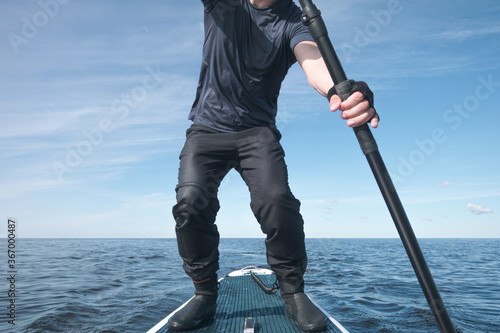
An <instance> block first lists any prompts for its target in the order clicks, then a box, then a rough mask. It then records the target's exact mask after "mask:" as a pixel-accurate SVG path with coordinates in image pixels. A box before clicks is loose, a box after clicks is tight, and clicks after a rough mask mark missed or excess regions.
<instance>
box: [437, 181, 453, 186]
mask: <svg viewBox="0 0 500 333" xmlns="http://www.w3.org/2000/svg"><path fill="white" fill-rule="evenodd" d="M434 186H436V187H449V186H451V183H450V182H449V181H447V180H445V181H444V182H442V183H441V184H438V185H434Z"/></svg>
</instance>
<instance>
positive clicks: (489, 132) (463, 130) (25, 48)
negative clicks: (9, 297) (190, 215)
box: [0, 0, 500, 238]
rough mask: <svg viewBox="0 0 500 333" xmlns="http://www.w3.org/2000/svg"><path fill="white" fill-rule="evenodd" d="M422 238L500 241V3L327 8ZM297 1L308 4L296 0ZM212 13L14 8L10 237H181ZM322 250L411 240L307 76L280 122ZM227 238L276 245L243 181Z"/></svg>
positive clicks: (3, 85) (295, 79)
mask: <svg viewBox="0 0 500 333" xmlns="http://www.w3.org/2000/svg"><path fill="white" fill-rule="evenodd" d="M314 3H315V4H316V5H317V7H318V8H319V9H320V10H321V11H322V15H323V18H324V20H325V22H326V24H327V28H328V30H329V36H330V38H331V40H332V43H333V45H334V47H335V48H336V50H337V53H338V55H339V58H340V60H341V62H342V64H343V66H344V69H345V71H346V73H347V76H348V77H349V78H351V79H355V80H364V81H366V82H368V84H369V85H370V87H371V89H372V90H373V91H374V93H375V107H376V108H377V111H378V113H379V114H380V117H381V123H380V126H379V128H377V129H374V130H373V133H374V136H375V138H376V140H377V143H378V146H379V149H380V153H381V155H382V157H383V159H384V161H385V164H386V166H387V169H388V170H389V172H390V174H391V176H392V179H393V181H394V183H395V186H396V189H397V191H398V194H399V196H400V198H401V201H402V203H403V205H404V207H405V210H406V213H407V215H408V217H409V220H410V222H411V224H412V226H413V229H414V231H415V234H416V235H417V237H420V238H427V237H442V238H448V237H450V238H453V237H474V238H476V237H477V238H480V237H495V238H498V237H500V218H499V214H500V173H499V170H500V148H499V145H498V142H499V141H500V140H499V139H500V131H499V130H498V124H499V123H500V115H499V112H498V111H499V108H500V107H499V105H500V66H499V59H500V20H499V18H500V3H499V2H498V1H493V0H488V1H487V0H483V1H473V0H467V1H463V0H453V1H451V0H443V1H430V0H422V1H411V0H370V1H368V0H353V1H344V2H339V1H336V2H333V1H331V0H316V1H314ZM297 4H298V2H297ZM202 20H203V8H202V4H201V2H200V1H164V0H148V1H127V2H125V1H118V0H110V1H97V0H91V1H83V0H40V1H26V0H22V1H19V0H5V1H1V2H0V61H1V64H2V65H1V66H0V94H1V95H0V218H1V219H2V220H4V222H2V223H0V225H2V227H0V236H2V237H5V236H6V235H7V232H8V230H7V220H8V219H9V218H10V219H14V220H15V221H16V222H17V226H16V233H17V237H26V238H28V237H30V238H31V237H40V238H47V237H56V238H57V237H67V238H74V237H99V238H124V237H125V238H143V237H152V238H166V237H175V231H174V227H175V223H174V220H173V217H172V214H171V210H172V206H173V205H174V204H175V191H174V189H175V185H176V183H177V171H178V163H179V161H178V155H179V152H180V150H181V149H182V146H183V144H184V139H185V131H186V129H187V128H188V127H189V125H190V122H189V121H188V120H187V115H188V113H189V110H190V107H191V105H192V102H193V100H194V97H195V89H196V85H197V81H198V74H199V68H200V65H201V48H202V44H203V27H202ZM277 124H278V128H279V130H280V131H281V133H282V135H283V138H282V140H281V143H282V145H283V147H284V149H285V151H286V162H287V165H288V167H289V178H290V187H291V189H292V191H293V193H294V195H295V196H296V197H297V198H298V199H299V200H300V201H301V203H302V206H301V212H302V214H303V217H304V221H305V227H304V228H305V232H306V237H310V238H315V237H337V238H365V237H382V238H384V237H398V234H397V231H396V228H395V227H394V223H393V221H392V219H391V217H390V214H389V212H388V210H387V207H386V206H385V203H384V201H383V199H382V196H381V194H380V191H379V189H378V187H377V184H376V182H375V180H374V178H373V175H372V173H371V171H370V168H369V166H368V164H367V161H366V159H365V157H364V156H363V154H362V152H361V150H360V148H359V145H358V143H357V141H356V138H355V136H354V134H353V131H352V129H350V128H348V127H347V125H346V124H345V121H344V120H342V119H341V118H340V116H339V113H338V112H336V113H332V112H330V111H329V110H328V103H327V101H326V99H325V98H324V97H322V96H320V95H319V94H318V93H317V92H316V91H314V90H313V89H312V88H311V87H310V86H309V85H308V84H307V80H306V78H305V75H304V74H303V72H302V70H301V68H300V66H298V65H295V66H294V67H292V69H291V70H290V72H289V74H288V76H287V78H286V79H285V81H284V82H283V86H282V90H281V94H280V98H279V112H278V118H277ZM219 200H220V202H221V210H220V212H219V215H218V218H217V225H218V228H219V232H220V234H221V237H264V235H263V234H262V232H261V230H260V228H259V225H258V223H257V222H256V220H255V218H254V217H253V215H252V213H251V211H250V207H249V201H250V199H249V192H248V190H247V188H246V186H245V184H244V182H243V181H242V180H241V178H240V176H239V175H238V173H236V172H235V171H231V172H230V173H229V174H228V176H227V177H226V178H225V180H224V181H223V183H222V185H221V188H220V192H219Z"/></svg>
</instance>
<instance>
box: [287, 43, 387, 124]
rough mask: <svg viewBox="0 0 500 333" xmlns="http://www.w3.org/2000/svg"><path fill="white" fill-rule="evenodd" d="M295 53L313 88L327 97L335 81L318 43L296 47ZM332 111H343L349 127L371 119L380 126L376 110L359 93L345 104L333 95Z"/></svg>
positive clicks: (353, 95)
mask: <svg viewBox="0 0 500 333" xmlns="http://www.w3.org/2000/svg"><path fill="white" fill-rule="evenodd" d="M294 53H295V57H296V58H297V61H298V63H299V64H300V66H301V67H302V69H303V70H304V72H305V73H306V76H307V81H308V82H309V84H310V85H311V87H313V88H314V89H316V91H317V92H319V93H320V94H321V95H323V96H326V95H327V93H328V90H330V88H332V87H333V81H332V78H331V76H330V73H329V72H328V69H327V68H326V65H325V62H324V61H323V58H322V57H321V53H320V52H319V49H318V46H317V45H316V43H315V42H309V41H305V42H301V43H299V44H297V45H296V46H295V49H294ZM330 110H331V111H337V110H340V111H342V113H341V115H340V116H341V117H342V119H344V120H347V125H348V126H349V127H356V126H360V125H363V124H365V123H367V122H368V121H370V119H371V121H370V124H371V126H372V127H373V128H376V127H377V126H378V117H374V115H375V110H374V109H373V108H372V107H370V103H369V102H368V101H367V100H366V99H365V98H364V96H363V94H361V93H360V92H358V91H356V92H354V93H353V94H352V95H351V96H350V97H349V98H348V99H347V100H345V101H343V102H342V101H341V99H340V97H339V96H338V95H333V96H332V98H331V99H330Z"/></svg>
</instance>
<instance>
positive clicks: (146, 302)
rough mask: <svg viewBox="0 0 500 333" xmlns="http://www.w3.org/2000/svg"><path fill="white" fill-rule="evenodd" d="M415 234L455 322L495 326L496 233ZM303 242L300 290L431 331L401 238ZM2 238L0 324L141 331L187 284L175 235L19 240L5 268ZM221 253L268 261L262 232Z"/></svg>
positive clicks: (348, 318) (498, 322) (498, 283)
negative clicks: (259, 236)
mask: <svg viewBox="0 0 500 333" xmlns="http://www.w3.org/2000/svg"><path fill="white" fill-rule="evenodd" d="M419 243H420V246H421V248H422V251H423V253H424V255H425V257H426V259H427V262H428V265H429V268H430V270H431V272H432V274H433V276H434V279H435V281H436V285H437V286H438V288H439V290H440V292H441V296H442V298H443V300H444V302H445V304H446V307H447V309H448V312H449V314H450V317H451V318H452V321H453V322H454V324H455V325H456V326H457V327H459V328H460V329H461V330H462V331H463V332H470V333H472V332H481V333H485V332H500V259H499V258H500V239H421V240H419ZM306 244H307V249H308V257H309V263H308V269H307V273H306V275H305V280H306V292H308V293H309V294H310V295H311V296H312V297H313V298H314V299H315V300H316V301H317V302H318V303H319V304H320V305H321V306H322V307H323V308H324V309H326V310H327V311H328V312H329V313H330V314H332V315H333V316H334V317H335V318H336V319H337V320H338V321H339V322H340V323H342V324H343V325H344V326H345V327H346V328H347V329H348V330H349V331H350V332H380V333H381V332H408V333H411V332H414V333H417V332H419V333H420V332H422V333H423V332H438V329H437V326H436V325H435V322H434V317H433V316H432V313H431V312H430V310H429V307H428V305H427V302H426V300H425V297H424V296H423V293H422V291H421V289H420V286H419V284H418V281H417V279H416V277H415V274H414V272H413V269H412V267H411V264H410V262H409V260H408V257H407V255H406V253H405V251H404V248H403V245H402V243H401V241H400V240H399V239H307V241H306ZM0 247H1V248H2V249H4V250H2V251H0V253H3V255H0V258H1V261H2V265H1V267H2V278H1V280H0V332H23V333H24V332H33V333H34V332H103V333H104V332H106V333H112V332H146V331H147V330H148V329H149V328H151V327H152V326H154V324H156V323H157V322H158V321H160V320H161V319H162V318H164V317H165V316H166V315H167V314H168V313H170V312H171V311H173V310H174V309H175V308H177V307H178V306H179V305H181V304H182V303H183V302H185V301H186V300H187V299H188V298H189V297H190V296H191V295H192V292H193V288H192V285H191V282H190V280H189V278H187V277H186V276H185V275H184V272H183V270H182V267H181V264H182V263H181V260H180V258H179V257H178V254H177V245H176V241H175V239H17V240H16V243H15V266H14V267H10V268H9V267H8V266H7V263H8V260H11V259H9V258H8V257H7V255H8V251H7V249H8V244H7V240H6V239H5V238H3V239H1V241H0ZM220 255H221V259H220V267H221V268H220V270H219V275H220V276H222V275H224V274H227V273H229V272H230V271H233V270H236V269H240V268H242V267H243V266H247V265H256V266H263V267H267V263H266V258H265V247H264V240H263V239H221V244H220ZM12 268H14V270H12ZM12 271H13V272H15V274H12V273H10V272H12ZM13 275H14V276H13ZM9 290H10V291H9ZM13 291H14V292H13ZM12 293H14V294H15V295H12ZM12 301H13V302H12ZM12 304H14V306H15V308H14V309H13V308H12ZM12 310H13V311H14V312H13V311H12ZM9 314H10V316H9ZM12 315H14V319H12ZM9 321H10V323H9Z"/></svg>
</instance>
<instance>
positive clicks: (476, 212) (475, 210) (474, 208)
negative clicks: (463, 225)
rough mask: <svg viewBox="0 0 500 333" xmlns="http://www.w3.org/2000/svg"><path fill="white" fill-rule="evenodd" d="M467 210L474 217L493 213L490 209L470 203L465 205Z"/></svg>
mask: <svg viewBox="0 0 500 333" xmlns="http://www.w3.org/2000/svg"><path fill="white" fill-rule="evenodd" d="M467 209H468V210H469V211H470V212H471V213H473V214H474V215H481V214H488V213H493V211H492V210H491V209H490V208H487V207H483V206H479V205H474V204H471V203H469V204H467Z"/></svg>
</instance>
